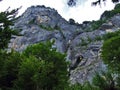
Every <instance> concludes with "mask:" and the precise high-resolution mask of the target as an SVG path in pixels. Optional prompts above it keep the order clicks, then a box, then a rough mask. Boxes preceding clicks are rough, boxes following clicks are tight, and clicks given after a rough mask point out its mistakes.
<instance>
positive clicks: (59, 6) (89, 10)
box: [0, 0, 114, 23]
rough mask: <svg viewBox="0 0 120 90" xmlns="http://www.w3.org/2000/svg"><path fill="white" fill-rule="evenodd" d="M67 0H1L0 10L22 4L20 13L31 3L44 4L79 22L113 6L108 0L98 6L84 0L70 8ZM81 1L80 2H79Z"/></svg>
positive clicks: (98, 14) (95, 17) (93, 17)
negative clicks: (92, 5)
mask: <svg viewBox="0 0 120 90" xmlns="http://www.w3.org/2000/svg"><path fill="white" fill-rule="evenodd" d="M66 1H67V0H3V1H2V2H0V11H4V10H6V9H7V8H8V7H9V6H10V7H11V9H15V8H18V7H20V6H23V7H22V9H21V10H20V13H23V12H24V11H25V10H26V9H27V7H30V6H32V5H45V6H47V7H51V8H55V9H56V10H57V11H58V13H59V14H61V15H62V17H63V18H65V19H66V20H69V18H73V19H74V20H76V22H79V23H81V22H82V21H85V20H93V19H94V20H97V19H99V17H100V15H101V14H102V13H103V11H104V10H110V9H112V8H113V7H114V4H113V3H111V2H110V0H108V3H106V6H104V5H103V4H102V6H101V8H100V6H96V7H91V2H92V1H93V0H86V2H85V1H83V0H81V2H78V4H77V6H76V7H73V8H70V7H68V6H67V4H66ZM81 3H82V4H81Z"/></svg>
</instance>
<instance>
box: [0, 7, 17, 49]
mask: <svg viewBox="0 0 120 90" xmlns="http://www.w3.org/2000/svg"><path fill="white" fill-rule="evenodd" d="M18 10H19V8H18V9H15V10H12V11H8V10H6V11H4V12H0V49H5V48H7V47H8V43H9V41H10V39H11V37H12V35H18V33H17V31H15V30H13V29H12V28H11V26H13V23H14V21H15V19H16V14H17V12H18Z"/></svg>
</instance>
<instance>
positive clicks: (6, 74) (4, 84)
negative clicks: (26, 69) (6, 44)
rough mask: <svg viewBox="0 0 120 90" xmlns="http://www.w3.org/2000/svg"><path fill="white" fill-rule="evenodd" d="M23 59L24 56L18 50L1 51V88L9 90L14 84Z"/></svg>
mask: <svg viewBox="0 0 120 90" xmlns="http://www.w3.org/2000/svg"><path fill="white" fill-rule="evenodd" d="M21 61H22V58H21V55H20V54H19V53H18V52H13V51H12V52H10V53H7V52H5V51H1V52H0V88H2V89H3V90H8V89H10V88H12V87H13V86H14V81H15V80H16V79H17V74H18V68H19V65H20V63H21Z"/></svg>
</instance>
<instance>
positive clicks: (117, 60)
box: [102, 36, 120, 72]
mask: <svg viewBox="0 0 120 90" xmlns="http://www.w3.org/2000/svg"><path fill="white" fill-rule="evenodd" d="M102 59H103V61H104V63H105V64H106V65H108V67H109V68H110V69H111V70H113V71H115V72H120V36H115V37H112V38H110V39H108V40H106V41H105V42H104V44H103V47H102Z"/></svg>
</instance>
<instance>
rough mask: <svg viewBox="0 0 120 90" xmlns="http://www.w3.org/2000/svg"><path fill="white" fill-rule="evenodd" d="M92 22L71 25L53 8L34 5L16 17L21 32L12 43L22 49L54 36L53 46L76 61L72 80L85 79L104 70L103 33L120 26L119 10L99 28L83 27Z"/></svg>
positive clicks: (72, 62) (17, 48)
mask: <svg viewBox="0 0 120 90" xmlns="http://www.w3.org/2000/svg"><path fill="white" fill-rule="evenodd" d="M89 25H90V22H87V23H83V24H82V25H78V24H74V25H71V24H70V23H69V22H67V21H66V20H65V19H63V18H62V17H61V16H60V15H59V14H58V13H57V11H56V10H54V9H51V8H48V7H45V6H32V7H30V8H28V9H27V10H26V11H25V13H23V15H22V16H20V18H19V19H18V20H17V21H16V23H15V26H14V27H15V28H17V29H18V30H19V31H20V33H21V34H22V36H16V37H14V38H13V39H11V43H10V44H9V47H10V48H14V49H15V50H17V51H20V52H21V51H23V50H24V49H25V48H26V47H27V46H28V45H31V44H35V43H39V42H44V41H47V40H52V39H54V40H55V44H54V47H55V48H57V50H58V51H59V52H62V53H67V57H66V58H67V60H69V61H70V62H71V65H72V66H74V65H77V67H76V68H74V70H71V71H70V81H71V83H76V82H79V83H83V82H85V81H87V80H89V81H90V80H91V79H92V76H93V75H94V72H95V71H99V70H105V65H104V64H103V62H102V60H101V58H100V50H101V47H102V44H103V41H102V40H101V39H100V37H102V36H103V35H104V34H106V33H107V32H111V31H112V32H114V31H116V30H118V29H119V28H120V14H117V15H116V16H114V17H112V18H111V19H110V20H108V21H107V22H106V23H104V24H103V25H102V26H101V27H100V28H99V29H98V30H94V31H89V32H85V31H84V29H85V28H86V26H88V27H89ZM76 55H82V56H83V59H82V60H81V61H80V62H79V63H78V64H76V62H75V61H76V59H77V57H76Z"/></svg>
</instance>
